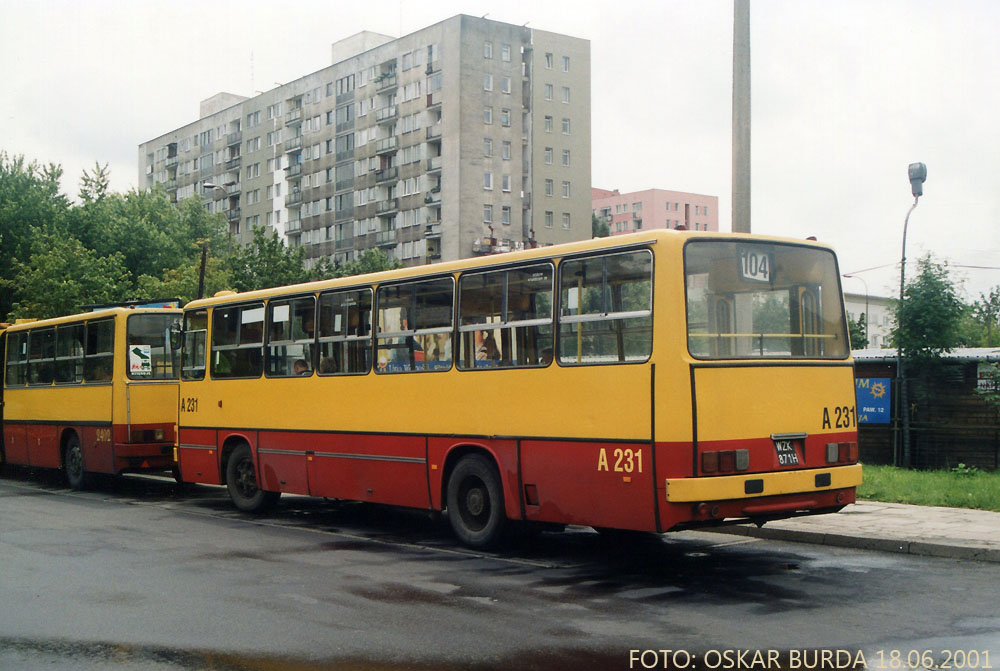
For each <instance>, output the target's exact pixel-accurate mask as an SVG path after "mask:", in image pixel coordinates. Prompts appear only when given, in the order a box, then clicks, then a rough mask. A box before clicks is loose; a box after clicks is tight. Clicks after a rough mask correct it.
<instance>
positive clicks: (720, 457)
mask: <svg viewBox="0 0 1000 671" xmlns="http://www.w3.org/2000/svg"><path fill="white" fill-rule="evenodd" d="M748 468H750V450H718V451H714V452H702V453H701V472H702V473H732V472H734V471H745V470H747V469H748Z"/></svg>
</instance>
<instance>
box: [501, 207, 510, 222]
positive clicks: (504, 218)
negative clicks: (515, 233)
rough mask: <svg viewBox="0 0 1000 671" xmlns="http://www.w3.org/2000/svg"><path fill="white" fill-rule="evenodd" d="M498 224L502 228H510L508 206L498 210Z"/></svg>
mask: <svg viewBox="0 0 1000 671" xmlns="http://www.w3.org/2000/svg"><path fill="white" fill-rule="evenodd" d="M500 223H501V224H503V225H504V226H510V206H509V205H504V206H503V207H501V208H500Z"/></svg>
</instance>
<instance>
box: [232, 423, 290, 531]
mask: <svg viewBox="0 0 1000 671" xmlns="http://www.w3.org/2000/svg"><path fill="white" fill-rule="evenodd" d="M223 453H224V455H225V456H224V464H225V477H226V480H225V482H226V489H227V490H228V491H229V498H230V499H231V500H232V502H233V505H234V506H236V507H237V508H238V509H239V510H242V511H243V512H247V513H263V512H265V511H267V510H268V509H269V508H271V507H272V506H273V505H274V504H275V503H277V501H278V498H279V497H280V496H281V492H268V491H264V490H263V489H261V488H260V486H259V484H258V483H259V479H258V474H257V464H256V463H255V461H254V458H253V450H252V449H251V448H250V443H248V442H247V441H245V440H242V439H228V440H227V441H226V443H225V445H224V446H223Z"/></svg>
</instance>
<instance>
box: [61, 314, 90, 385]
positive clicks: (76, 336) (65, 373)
mask: <svg viewBox="0 0 1000 671" xmlns="http://www.w3.org/2000/svg"><path fill="white" fill-rule="evenodd" d="M83 331H84V326H83V324H66V325H65V326H59V327H57V328H56V364H55V365H56V370H55V375H56V382H82V381H83Z"/></svg>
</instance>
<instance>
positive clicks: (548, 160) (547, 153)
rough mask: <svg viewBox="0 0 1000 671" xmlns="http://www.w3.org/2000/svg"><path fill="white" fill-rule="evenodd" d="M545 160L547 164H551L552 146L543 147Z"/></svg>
mask: <svg viewBox="0 0 1000 671" xmlns="http://www.w3.org/2000/svg"><path fill="white" fill-rule="evenodd" d="M545 162H546V163H547V164H548V165H552V147H546V148H545Z"/></svg>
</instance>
